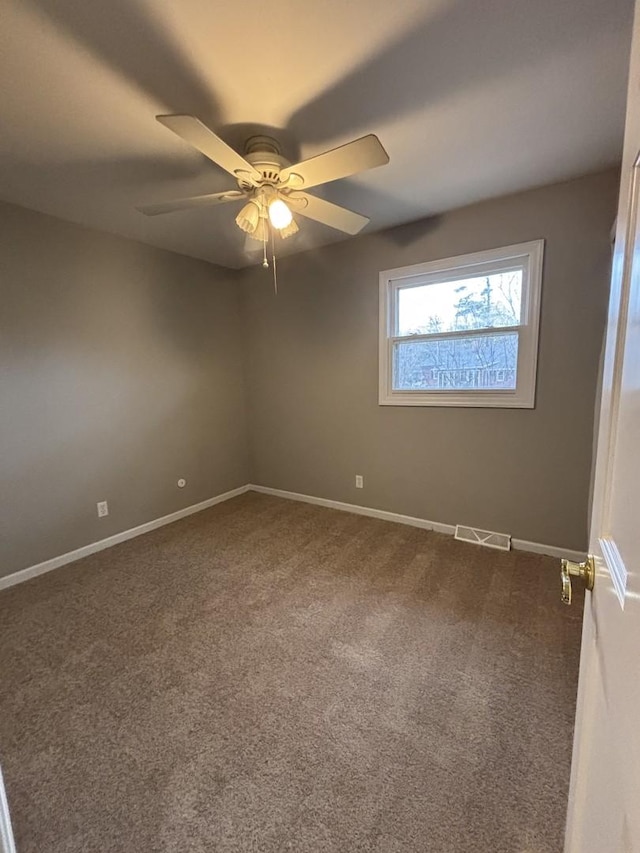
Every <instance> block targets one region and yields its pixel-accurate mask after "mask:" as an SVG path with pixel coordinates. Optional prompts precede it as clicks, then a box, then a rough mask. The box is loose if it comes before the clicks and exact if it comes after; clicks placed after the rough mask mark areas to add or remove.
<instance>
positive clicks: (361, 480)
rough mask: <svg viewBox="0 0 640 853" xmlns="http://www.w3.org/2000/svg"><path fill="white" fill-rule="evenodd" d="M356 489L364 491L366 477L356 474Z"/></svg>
mask: <svg viewBox="0 0 640 853" xmlns="http://www.w3.org/2000/svg"><path fill="white" fill-rule="evenodd" d="M356 489H364V477H363V476H362V474H356Z"/></svg>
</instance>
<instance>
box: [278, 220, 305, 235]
mask: <svg viewBox="0 0 640 853" xmlns="http://www.w3.org/2000/svg"><path fill="white" fill-rule="evenodd" d="M299 230H300V229H299V228H298V225H297V223H296V221H295V219H294V218H293V217H292V218H291V222H290V223H289V224H288V225H285V226H284V228H281V229H280V236H281V237H282V239H283V240H286V238H287V237H292V236H293V235H294V234H297V233H298V231H299Z"/></svg>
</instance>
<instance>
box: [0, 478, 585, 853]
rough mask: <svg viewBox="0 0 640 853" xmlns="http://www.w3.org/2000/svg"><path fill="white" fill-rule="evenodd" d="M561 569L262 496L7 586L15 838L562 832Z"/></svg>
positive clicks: (393, 850) (381, 841)
mask: <svg viewBox="0 0 640 853" xmlns="http://www.w3.org/2000/svg"><path fill="white" fill-rule="evenodd" d="M581 614H582V603H581V601H580V600H578V601H577V602H576V603H575V604H574V606H573V607H572V608H566V607H563V606H562V605H561V604H560V588H559V581H558V562H557V560H553V559H550V558H546V557H538V556H534V555H531V554H525V553H522V552H511V553H501V552H498V551H491V550H488V549H483V548H479V547H477V546H473V545H466V544H464V543H460V542H456V541H455V540H453V539H452V538H451V537H448V536H444V535H441V534H435V533H430V532H427V531H422V530H418V529H415V528H411V527H405V526H403V525H396V524H391V523H387V522H383V521H378V520H374V519H369V518H363V517H360V516H356V515H351V514H347V513H342V512H337V511H334V510H328V509H323V508H319V507H313V506H309V505H307V504H300V503H293V502H290V501H284V500H280V499H277V498H272V497H267V496H265V495H259V494H255V493H247V494H246V495H243V496H241V497H239V498H236V499H234V500H232V501H229V502H227V503H225V504H220V505H218V506H216V507H214V508H212V509H210V510H207V511H205V512H202V513H200V514H198V515H195V516H191V517H190V518H188V519H185V520H183V521H180V522H177V523H175V524H172V525H170V526H168V527H165V528H162V529H160V530H157V531H155V532H154V533H151V534H148V535H147V536H143V537H140V538H138V539H134V540H132V541H130V542H127V543H124V544H122V545H119V546H117V547H115V548H112V549H110V550H107V551H103V552H101V553H99V554H96V555H94V556H92V557H88V558H86V559H84V560H82V561H80V562H78V563H75V564H73V565H70V566H67V567H65V568H63V569H58V570H57V571H55V572H52V573H50V574H48V575H44V576H42V577H40V578H38V579H35V580H33V581H30V582H29V583H26V584H22V585H20V586H17V587H14V588H12V589H8V590H6V591H4V592H2V593H0V673H1V676H0V700H1V703H2V704H1V713H0V762H1V763H2V766H3V768H4V772H5V777H6V784H7V789H8V796H9V801H10V806H11V809H12V815H13V820H14V829H15V834H16V841H17V845H18V850H19V851H20V853H81V852H82V853H90V851H96V853H112V851H118V852H119V853H124V851H126V853H151V851H154V853H155V851H158V853H187V851H188V852H189V853H201V851H202V852H203V851H207V853H209V851H220V852H221V853H230V851H234V853H235V851H286V850H292V851H300V853H306V851H309V853H312V851H313V853H316V851H323V853H324V852H325V851H326V853H330V852H331V851H337V853H357V851H376V853H399V851H429V853H448V851H452V853H453V851H456V853H457V852H458V851H465V853H466V851H469V853H471V851H473V853H502V851H504V853H542V851H553V853H559V851H560V850H561V849H562V834H563V824H564V817H565V805H566V798H567V788H568V776H569V762H570V751H571V737H572V726H573V713H574V701H575V691H576V678H577V668H578V653H579V640H580V637H579V634H580V621H581Z"/></svg>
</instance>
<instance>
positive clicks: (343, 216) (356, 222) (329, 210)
mask: <svg viewBox="0 0 640 853" xmlns="http://www.w3.org/2000/svg"><path fill="white" fill-rule="evenodd" d="M285 198H286V202H287V204H290V205H291V207H292V209H293V210H295V212H296V213H299V214H300V215H301V216H306V217H307V219H315V221H316V222H322V224H323V225H329V226H330V227H331V228H337V230H338V231H344V232H345V234H357V233H358V232H359V231H362V229H363V228H364V226H365V225H366V224H367V222H369V221H370V220H369V218H368V217H367V216H362V215H361V214H359V213H354V212H353V210H347V208H346V207H340V206H339V205H337V204H333V203H332V202H330V201H325V200H324V199H323V198H318V197H317V196H315V195H308V194H307V193H296V194H295V195H288V196H285Z"/></svg>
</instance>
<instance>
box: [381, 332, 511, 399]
mask: <svg viewBox="0 0 640 853" xmlns="http://www.w3.org/2000/svg"><path fill="white" fill-rule="evenodd" d="M517 366H518V332H502V333H498V334H495V335H478V336H475V337H466V336H465V337H456V338H437V339H436V340H433V341H401V342H397V343H395V344H394V346H393V390H394V391H472V390H492V391H500V390H504V391H513V390H514V389H515V387H516V371H517Z"/></svg>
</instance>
